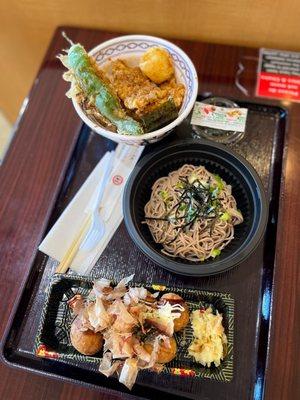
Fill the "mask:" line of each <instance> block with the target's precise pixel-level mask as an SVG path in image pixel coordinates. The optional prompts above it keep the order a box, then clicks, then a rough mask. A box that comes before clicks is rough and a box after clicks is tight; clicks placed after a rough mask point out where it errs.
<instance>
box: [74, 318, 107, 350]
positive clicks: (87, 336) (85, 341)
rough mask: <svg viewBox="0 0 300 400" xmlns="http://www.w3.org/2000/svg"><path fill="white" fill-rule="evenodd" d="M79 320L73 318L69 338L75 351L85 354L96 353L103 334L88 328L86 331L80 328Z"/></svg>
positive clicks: (100, 346)
mask: <svg viewBox="0 0 300 400" xmlns="http://www.w3.org/2000/svg"><path fill="white" fill-rule="evenodd" d="M80 328H81V321H80V319H79V318H75V320H74V321H73V323H72V325H71V331H70V338H71V343H72V346H73V347H75V349H76V350H77V351H79V353H81V354H85V355H86V356H91V355H93V354H96V353H98V351H100V350H101V348H102V346H103V336H102V334H101V333H100V332H93V331H92V330H90V329H88V330H87V331H82V330H80Z"/></svg>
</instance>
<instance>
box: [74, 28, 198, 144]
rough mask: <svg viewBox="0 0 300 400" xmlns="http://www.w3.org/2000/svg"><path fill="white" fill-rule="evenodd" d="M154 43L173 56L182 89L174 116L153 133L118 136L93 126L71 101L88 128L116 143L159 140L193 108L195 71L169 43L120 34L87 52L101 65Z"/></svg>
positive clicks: (139, 52)
mask: <svg viewBox="0 0 300 400" xmlns="http://www.w3.org/2000/svg"><path fill="white" fill-rule="evenodd" d="M154 46H161V47H164V48H166V49H167V50H168V52H169V53H170V54H171V56H172V58H173V63H174V68H175V76H176V80H177V82H180V83H183V84H184V86H185V88H186V91H185V96H184V100H183V103H182V106H181V109H180V111H179V115H178V117H177V118H176V119H175V120H174V121H172V122H171V123H170V124H168V125H166V126H164V127H163V128H160V129H158V130H156V131H153V132H148V133H145V134H143V135H140V136H127V135H120V134H118V133H115V132H111V131H109V130H107V129H105V128H104V127H102V126H100V125H97V124H96V123H95V122H94V121H92V120H91V119H89V117H87V115H86V114H85V113H84V111H83V110H82V108H81V107H80V105H79V104H77V103H76V102H75V101H73V104H74V107H75V109H76V111H77V113H78V114H79V116H80V117H81V118H82V120H83V121H84V122H85V123H86V124H87V125H88V126H89V127H90V128H91V129H93V130H94V131H96V132H97V133H99V134H101V135H103V136H105V137H107V138H109V139H112V140H114V141H116V142H123V143H127V144H132V145H144V144H147V143H152V142H156V141H158V140H160V139H162V138H163V137H165V136H166V135H167V134H168V133H170V132H171V130H172V129H174V127H175V126H177V125H179V124H180V123H181V122H182V121H183V120H184V119H185V118H186V117H187V116H188V114H189V113H190V111H191V110H192V108H193V105H194V103H195V100H196V97H197V93H198V78H197V73H196V70H195V67H194V65H193V63H192V61H191V60H190V58H189V57H188V56H187V55H186V54H185V53H184V52H183V51H182V50H181V49H180V48H179V47H177V46H176V45H174V44H173V43H171V42H169V41H167V40H164V39H160V38H157V37H154V36H145V35H129V36H121V37H117V38H115V39H112V40H108V41H106V42H104V43H102V44H100V45H99V46H96V47H95V48H94V49H92V50H91V51H90V52H89V54H90V55H91V56H93V57H94V58H95V59H96V62H97V64H98V65H99V66H100V67H102V68H103V67H104V66H105V65H107V63H108V62H109V61H111V60H113V59H116V58H121V59H123V60H126V59H133V58H137V59H138V58H139V57H140V56H141V55H142V54H143V53H144V52H145V51H146V50H147V49H149V48H150V47H154Z"/></svg>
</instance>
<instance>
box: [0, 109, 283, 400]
mask: <svg viewBox="0 0 300 400" xmlns="http://www.w3.org/2000/svg"><path fill="white" fill-rule="evenodd" d="M239 104H240V105H241V106H244V107H247V108H248V109H249V114H248V122H247V129H246V135H245V138H244V139H243V140H242V141H241V142H240V143H238V144H236V145H234V146H233V148H234V149H235V150H236V151H237V152H239V153H240V154H242V155H243V156H244V157H246V158H247V160H248V161H249V162H250V163H252V165H253V166H254V168H255V169H256V170H257V172H258V173H259V175H260V176H261V178H262V180H263V183H264V186H265V188H266V191H267V193H268V199H269V202H270V217H269V223H268V228H267V232H266V240H265V242H264V243H262V244H261V246H260V247H259V248H258V249H257V251H256V252H255V254H253V255H252V256H251V257H250V258H249V259H248V260H247V261H246V262H244V263H243V264H242V265H240V266H239V267H237V268H235V269H233V270H231V271H229V272H227V273H224V274H222V275H217V276H212V277H208V278H196V279H195V278H188V277H182V276H177V275H173V274H171V273H168V272H167V271H164V270H162V269H161V268H159V267H157V266H156V265H155V264H153V263H152V262H151V261H150V260H148V259H147V258H146V257H145V256H144V255H143V254H142V253H141V252H140V251H139V250H138V249H137V248H136V247H135V245H134V244H133V243H132V241H131V240H130V238H129V236H128V233H127V231H126V229H125V226H124V224H123V223H122V224H121V226H120V227H119V229H118V230H117V232H116V234H115V235H114V237H113V238H112V240H111V242H110V244H109V246H108V247H107V248H106V250H105V251H104V253H103V254H102V256H101V257H100V259H99V261H98V262H97V264H96V266H95V267H94V269H93V270H92V276H94V277H107V278H111V279H113V280H119V279H120V277H123V276H124V275H129V274H131V273H133V272H134V273H135V274H136V275H135V280H136V281H139V282H144V283H145V284H151V283H152V282H156V283H161V284H164V285H168V286H173V287H178V288H194V289H197V290H209V291H218V292H223V293H230V294H231V295H232V297H233V298H234V299H235V331H234V337H235V342H234V349H233V357H234V371H233V379H232V381H231V382H229V383H223V382H216V381H212V380H208V379H203V380H198V379H197V380H195V379H190V378H189V377H181V376H175V375H173V376H169V375H166V374H164V375H155V374H150V373H148V374H144V375H143V377H141V379H140V380H139V382H138V384H137V385H135V387H134V389H133V390H132V392H131V393H132V394H134V395H138V396H142V397H145V398H154V397H156V396H160V397H159V398H161V396H164V398H172V399H174V398H177V397H178V398H180V397H181V398H182V397H187V398H205V399H215V398H217V399H228V398H232V399H252V398H255V400H257V399H260V398H262V395H263V388H264V374H265V365H266V358H267V348H268V335H269V323H270V306H271V304H270V300H271V296H272V278H273V268H274V255H275V239H276V222H277V214H278V202H279V187H280V179H281V165H282V152H283V141H284V132H285V127H286V118H287V114H286V112H285V110H284V109H282V108H280V107H275V106H268V105H261V104H254V103H245V102H240V103H239ZM191 132H192V130H191V126H190V123H189V120H186V121H185V122H184V123H183V124H182V125H181V126H180V127H178V128H177V129H176V131H175V132H174V133H173V134H172V135H171V136H170V137H168V138H166V139H165V140H166V141H167V140H175V139H176V138H184V137H190V136H191V134H192V133H191ZM160 144H161V143H160ZM114 146H115V144H114V143H112V142H109V141H107V140H106V139H104V138H102V137H100V136H98V135H97V134H94V133H93V132H90V131H89V129H88V128H87V127H85V126H83V128H82V132H81V134H80V137H79V140H78V143H77V146H76V149H75V151H74V153H73V156H72V158H71V160H70V164H69V168H68V171H67V174H66V176H65V180H64V183H63V185H62V188H61V192H60V196H59V198H58V200H57V203H56V207H55V209H54V212H53V213H52V215H51V218H50V223H49V228H50V227H51V226H52V224H53V223H54V221H55V220H56V219H57V217H58V216H59V215H60V213H61V212H62V211H63V209H64V208H65V207H66V205H67V204H68V203H69V201H70V200H71V198H72V197H73V196H74V194H75V193H76V191H77V190H78V188H79V187H80V185H81V184H82V182H83V181H84V180H85V179H86V177H87V176H88V174H89V173H90V172H91V171H92V169H93V168H94V166H95V165H96V163H97V162H98V161H99V159H100V158H101V157H102V156H103V154H104V153H105V151H106V150H107V149H110V148H112V147H114ZM153 146H155V145H153ZM153 146H151V148H152V149H153ZM56 265H57V262H56V261H55V260H52V259H49V258H48V257H47V256H45V255H44V254H42V253H38V255H37V257H36V260H35V262H34V264H33V266H32V269H31V274H30V275H29V278H28V280H27V283H26V285H25V287H24V291H23V295H22V297H21V299H20V303H19V305H18V307H17V309H16V314H15V316H14V318H13V319H12V322H11V326H10V328H9V329H8V330H7V333H6V337H5V340H4V342H3V349H2V352H3V354H2V358H3V359H4V361H6V362H7V363H9V364H10V365H13V366H17V367H20V368H25V369H30V370H34V371H36V372H38V373H40V374H45V375H48V376H55V377H58V378H60V379H64V380H68V381H76V382H78V383H81V384H84V385H92V386H101V387H102V388H106V389H107V390H117V391H121V392H126V393H128V391H127V390H126V388H124V387H123V386H122V385H120V384H119V383H117V382H115V380H113V379H106V378H105V377H101V376H100V375H99V374H98V373H95V372H93V371H90V372H87V371H86V370H84V369H82V368H80V367H78V366H66V365H64V364H63V365H62V364H61V363H59V362H56V361H55V360H44V359H41V358H38V357H36V356H35V355H34V352H33V349H34V339H35V336H36V333H37V329H38V324H39V320H40V314H41V309H42V307H43V304H44V299H45V290H46V288H47V286H48V284H49V281H50V279H51V275H52V274H53V272H54V270H55V267H56Z"/></svg>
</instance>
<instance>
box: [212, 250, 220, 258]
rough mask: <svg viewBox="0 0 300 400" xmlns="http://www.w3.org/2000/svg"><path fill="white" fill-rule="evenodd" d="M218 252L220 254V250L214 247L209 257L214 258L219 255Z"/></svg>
mask: <svg viewBox="0 0 300 400" xmlns="http://www.w3.org/2000/svg"><path fill="white" fill-rule="evenodd" d="M220 254H221V250H219V249H214V250H213V251H212V252H211V257H213V258H215V257H217V256H219V255H220Z"/></svg>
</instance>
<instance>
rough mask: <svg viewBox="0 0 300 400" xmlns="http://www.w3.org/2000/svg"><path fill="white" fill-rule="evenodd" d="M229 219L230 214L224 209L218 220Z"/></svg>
mask: <svg viewBox="0 0 300 400" xmlns="http://www.w3.org/2000/svg"><path fill="white" fill-rule="evenodd" d="M230 219H231V215H230V214H229V213H228V212H227V211H225V212H224V213H223V214H222V215H221V216H220V220H221V221H230Z"/></svg>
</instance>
